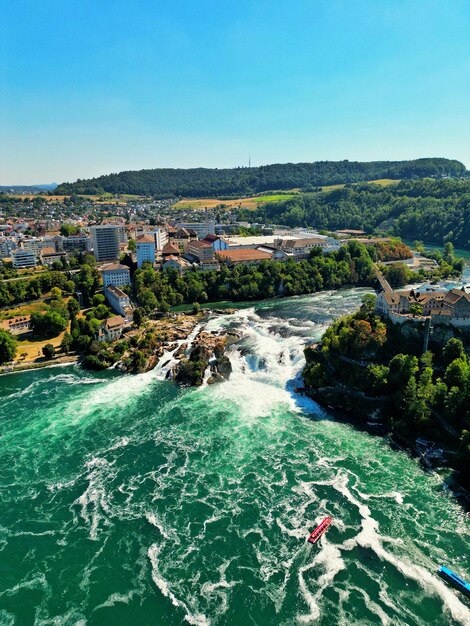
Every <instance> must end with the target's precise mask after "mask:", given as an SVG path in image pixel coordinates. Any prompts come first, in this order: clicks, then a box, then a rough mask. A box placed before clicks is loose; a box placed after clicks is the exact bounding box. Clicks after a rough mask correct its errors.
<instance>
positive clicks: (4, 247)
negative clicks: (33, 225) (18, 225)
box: [0, 237, 17, 259]
mask: <svg viewBox="0 0 470 626" xmlns="http://www.w3.org/2000/svg"><path fill="white" fill-rule="evenodd" d="M16 247H17V245H16V242H15V240H14V239H12V238H11V237H0V259H6V258H9V257H11V253H12V252H13V250H16Z"/></svg>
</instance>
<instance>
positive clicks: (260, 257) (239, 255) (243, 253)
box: [215, 249, 272, 267]
mask: <svg viewBox="0 0 470 626" xmlns="http://www.w3.org/2000/svg"><path fill="white" fill-rule="evenodd" d="M215 256H216V258H217V259H219V261H221V262H222V263H225V264H226V265H228V266H229V267H233V266H234V265H240V264H243V265H259V264H260V263H261V262H262V261H267V260H269V259H271V258H272V254H270V253H269V252H263V251H262V250H250V249H242V250H230V249H229V250H221V251H220V252H216V254H215Z"/></svg>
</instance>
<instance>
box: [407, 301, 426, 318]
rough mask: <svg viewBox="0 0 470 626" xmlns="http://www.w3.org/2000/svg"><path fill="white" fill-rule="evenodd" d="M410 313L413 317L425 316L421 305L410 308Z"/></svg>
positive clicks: (415, 304) (413, 305) (416, 304)
mask: <svg viewBox="0 0 470 626" xmlns="http://www.w3.org/2000/svg"><path fill="white" fill-rule="evenodd" d="M410 313H411V315H412V316H413V317H416V316H418V315H422V314H423V307H422V306H421V304H418V303H414V304H412V305H411V306H410Z"/></svg>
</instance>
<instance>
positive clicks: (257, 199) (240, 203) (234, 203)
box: [173, 193, 296, 211]
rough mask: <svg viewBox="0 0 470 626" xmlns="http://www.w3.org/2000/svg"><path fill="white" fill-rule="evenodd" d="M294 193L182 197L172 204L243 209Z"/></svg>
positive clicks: (193, 207)
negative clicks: (240, 196) (227, 197)
mask: <svg viewBox="0 0 470 626" xmlns="http://www.w3.org/2000/svg"><path fill="white" fill-rule="evenodd" d="M295 195H296V194H295V193H285V194H280V193H279V194H272V195H264V196H253V197H250V198H235V199H231V200H220V199H218V198H183V199H182V200H180V201H179V202H177V203H176V204H174V205H173V207H174V208H175V209H185V210H191V209H193V210H195V211H203V210H204V209H205V208H206V207H207V208H208V209H214V208H216V207H217V208H220V209H223V210H227V209H233V208H243V209H256V207H257V206H258V205H259V204H264V203H266V202H282V201H283V200H290V199H291V198H293V197H294V196H295Z"/></svg>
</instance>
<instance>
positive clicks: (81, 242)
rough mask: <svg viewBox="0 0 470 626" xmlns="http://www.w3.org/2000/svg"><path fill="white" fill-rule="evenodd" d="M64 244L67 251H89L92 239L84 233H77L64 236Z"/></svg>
mask: <svg viewBox="0 0 470 626" xmlns="http://www.w3.org/2000/svg"><path fill="white" fill-rule="evenodd" d="M62 245H63V248H64V250H65V251H66V252H89V251H90V250H91V239H90V237H88V235H85V234H84V233H77V234H76V235H70V236H69V237H64V238H63V240H62Z"/></svg>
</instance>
